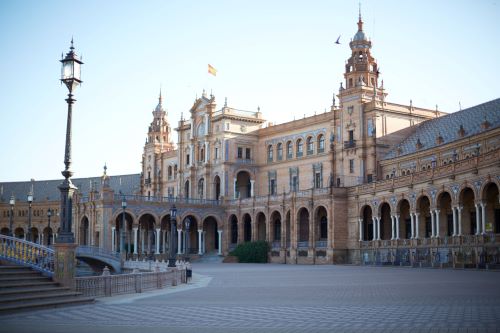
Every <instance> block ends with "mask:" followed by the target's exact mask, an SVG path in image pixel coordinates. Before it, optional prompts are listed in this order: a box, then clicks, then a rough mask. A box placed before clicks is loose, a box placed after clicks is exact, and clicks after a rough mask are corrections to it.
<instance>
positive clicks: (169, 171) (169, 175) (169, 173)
mask: <svg viewBox="0 0 500 333" xmlns="http://www.w3.org/2000/svg"><path fill="white" fill-rule="evenodd" d="M168 179H169V180H170V179H172V166H171V165H169V166H168Z"/></svg>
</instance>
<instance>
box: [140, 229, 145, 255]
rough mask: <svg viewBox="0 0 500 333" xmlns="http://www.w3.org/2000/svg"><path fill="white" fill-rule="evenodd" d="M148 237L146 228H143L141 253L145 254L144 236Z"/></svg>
mask: <svg viewBox="0 0 500 333" xmlns="http://www.w3.org/2000/svg"><path fill="white" fill-rule="evenodd" d="M145 237H146V230H144V229H142V230H141V254H144V253H145V252H144V238H145Z"/></svg>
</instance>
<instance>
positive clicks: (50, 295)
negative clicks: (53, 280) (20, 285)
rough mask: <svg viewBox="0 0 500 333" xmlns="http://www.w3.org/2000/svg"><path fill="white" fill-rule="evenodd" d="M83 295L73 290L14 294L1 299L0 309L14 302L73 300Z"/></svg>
mask: <svg viewBox="0 0 500 333" xmlns="http://www.w3.org/2000/svg"><path fill="white" fill-rule="evenodd" d="M81 295H82V294H81V293H79V292H76V291H71V290H62V291H61V290H56V291H51V292H46V293H31V294H21V295H19V294H13V295H9V296H8V297H0V307H1V306H3V305H5V304H7V303H13V302H26V301H31V300H42V299H61V298H72V297H77V296H81Z"/></svg>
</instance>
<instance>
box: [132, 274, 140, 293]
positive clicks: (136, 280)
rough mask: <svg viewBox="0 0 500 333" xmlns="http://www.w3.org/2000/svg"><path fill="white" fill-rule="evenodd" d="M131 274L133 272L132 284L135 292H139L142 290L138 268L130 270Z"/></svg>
mask: <svg viewBox="0 0 500 333" xmlns="http://www.w3.org/2000/svg"><path fill="white" fill-rule="evenodd" d="M132 274H134V285H135V292H136V293H141V292H142V284H141V282H142V274H141V272H139V269H137V268H134V270H133V271H132Z"/></svg>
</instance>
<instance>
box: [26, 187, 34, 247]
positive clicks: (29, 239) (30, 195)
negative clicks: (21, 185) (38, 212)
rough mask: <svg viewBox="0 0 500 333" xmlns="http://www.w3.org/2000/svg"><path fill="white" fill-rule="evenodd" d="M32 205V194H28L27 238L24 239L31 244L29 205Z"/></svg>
mask: <svg viewBox="0 0 500 333" xmlns="http://www.w3.org/2000/svg"><path fill="white" fill-rule="evenodd" d="M32 203H33V193H32V192H30V193H28V235H27V236H28V237H26V239H27V240H28V242H31V241H32V239H31V204H32Z"/></svg>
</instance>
